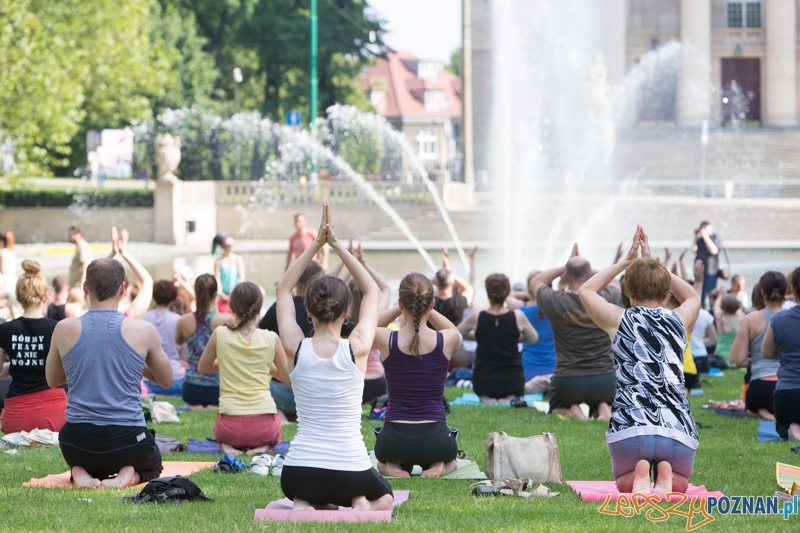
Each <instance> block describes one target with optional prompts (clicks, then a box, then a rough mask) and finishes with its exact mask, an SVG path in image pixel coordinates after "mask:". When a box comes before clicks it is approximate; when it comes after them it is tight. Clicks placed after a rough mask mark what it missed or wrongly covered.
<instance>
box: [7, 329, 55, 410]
mask: <svg viewBox="0 0 800 533" xmlns="http://www.w3.org/2000/svg"><path fill="white" fill-rule="evenodd" d="M56 324H58V322H56V321H55V320H53V319H50V318H25V317H21V318H17V319H16V320H12V321H11V322H6V323H5V324H0V348H3V350H5V352H6V354H7V355H8V359H9V360H10V362H11V367H10V369H9V371H10V373H11V377H12V380H11V386H10V387H9V389H8V395H7V396H6V397H7V398H12V397H14V396H21V395H23V394H30V393H32V392H39V391H43V390H46V389H49V388H50V386H49V385H48V384H47V379H46V378H45V373H44V365H45V361H47V353H48V352H49V351H50V339H51V338H52V337H53V330H54V329H56Z"/></svg>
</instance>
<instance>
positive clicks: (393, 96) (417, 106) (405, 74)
mask: <svg viewBox="0 0 800 533" xmlns="http://www.w3.org/2000/svg"><path fill="white" fill-rule="evenodd" d="M419 62H420V60H419V58H417V57H416V56H414V55H413V54H410V53H408V52H389V53H388V59H379V60H378V62H377V63H376V64H375V65H373V66H372V67H370V68H369V70H367V72H366V73H365V74H364V75H363V76H362V80H361V81H362V84H361V86H362V89H363V90H364V91H365V92H368V91H370V90H371V89H375V90H382V91H384V93H385V97H384V99H383V102H381V103H379V104H378V105H377V106H376V108H377V110H378V113H379V114H380V115H381V116H384V117H386V118H401V117H409V116H415V117H443V118H448V117H449V118H457V117H460V116H461V78H460V77H459V76H456V75H455V74H453V73H451V72H449V71H447V70H445V69H444V68H442V69H441V70H440V71H439V73H438V79H437V80H436V81H435V82H434V81H431V80H422V79H420V78H418V77H417V65H418V63H419ZM425 91H442V92H443V93H444V95H445V98H446V99H447V102H448V103H447V106H445V107H443V108H442V109H438V110H435V111H433V110H429V109H425V99H424V95H425Z"/></svg>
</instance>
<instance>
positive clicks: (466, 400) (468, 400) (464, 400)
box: [450, 392, 544, 407]
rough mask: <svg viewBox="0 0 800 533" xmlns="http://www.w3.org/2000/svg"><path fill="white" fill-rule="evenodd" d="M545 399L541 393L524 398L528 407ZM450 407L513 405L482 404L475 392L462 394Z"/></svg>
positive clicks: (506, 405)
mask: <svg viewBox="0 0 800 533" xmlns="http://www.w3.org/2000/svg"><path fill="white" fill-rule="evenodd" d="M543 397H544V396H542V393H540V392H538V393H536V394H526V395H525V396H524V398H525V402H526V403H527V404H528V405H531V404H532V403H533V402H538V401H541V400H542V398H543ZM450 405H451V406H453V405H488V406H496V405H499V406H505V407H508V406H509V405H511V404H510V403H509V402H498V403H483V402H481V398H480V396H478V395H477V394H475V393H474V392H465V393H464V394H462V395H461V396H459V397H458V398H456V399H455V400H453V401H452V402H450Z"/></svg>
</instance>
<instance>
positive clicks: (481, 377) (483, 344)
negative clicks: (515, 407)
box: [472, 311, 525, 398]
mask: <svg viewBox="0 0 800 533" xmlns="http://www.w3.org/2000/svg"><path fill="white" fill-rule="evenodd" d="M475 340H477V341H478V349H477V351H476V352H475V367H474V371H473V375H472V384H473V389H474V390H475V393H476V394H478V395H481V396H490V397H495V398H501V397H504V396H512V395H513V396H517V395H522V394H523V393H524V390H525V374H524V371H523V370H522V356H521V355H520V352H519V347H518V345H517V342H518V341H519V328H518V327H517V317H516V314H515V313H514V311H509V312H508V313H505V314H502V315H492V314H490V313H487V312H485V311H481V314H479V315H478V325H477V327H476V328H475Z"/></svg>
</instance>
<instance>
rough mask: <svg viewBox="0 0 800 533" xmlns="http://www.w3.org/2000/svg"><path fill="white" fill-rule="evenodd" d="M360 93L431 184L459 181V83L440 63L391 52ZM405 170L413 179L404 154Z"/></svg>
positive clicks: (371, 72) (364, 78) (372, 71)
mask: <svg viewBox="0 0 800 533" xmlns="http://www.w3.org/2000/svg"><path fill="white" fill-rule="evenodd" d="M362 90H363V91H364V92H365V93H366V94H367V96H368V97H369V99H370V102H371V103H372V105H373V106H374V107H375V109H376V111H377V112H378V114H379V115H381V116H383V117H384V118H386V120H387V121H388V122H389V123H390V124H391V125H392V126H393V127H394V128H395V129H397V130H398V131H401V132H402V133H403V134H404V136H405V137H406V140H407V141H408V144H409V145H410V146H411V148H412V150H414V151H415V153H416V155H417V157H418V158H419V159H420V160H421V161H422V162H423V164H424V165H425V169H426V171H427V172H428V175H429V176H430V178H431V179H434V180H437V181H461V174H462V172H461V168H462V155H461V154H462V153H463V152H462V150H461V144H462V143H461V138H462V136H461V112H462V104H461V78H459V77H458V76H456V75H455V74H452V73H451V72H449V71H447V70H445V69H444V67H443V65H442V64H441V63H438V62H433V61H423V60H420V59H419V58H417V57H415V56H414V55H412V54H410V53H407V52H389V54H388V57H387V59H380V60H378V62H377V63H376V64H374V65H373V66H371V67H370V68H369V69H368V70H367V72H366V73H365V74H364V75H363V76H362ZM403 168H404V170H405V174H406V176H410V175H411V174H412V173H413V172H412V167H411V163H410V162H409V161H408V160H407V156H406V154H405V153H404V154H403Z"/></svg>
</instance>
